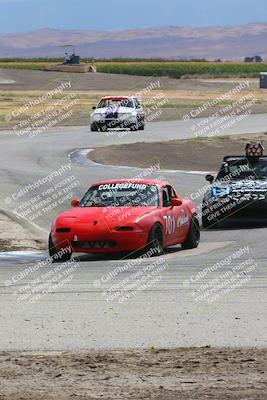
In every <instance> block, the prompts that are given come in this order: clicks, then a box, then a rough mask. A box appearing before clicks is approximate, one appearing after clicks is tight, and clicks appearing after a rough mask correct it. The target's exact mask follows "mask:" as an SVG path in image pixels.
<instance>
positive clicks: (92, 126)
mask: <svg viewBox="0 0 267 400" xmlns="http://www.w3.org/2000/svg"><path fill="white" fill-rule="evenodd" d="M91 132H98V127H97V125H96V124H92V125H91Z"/></svg>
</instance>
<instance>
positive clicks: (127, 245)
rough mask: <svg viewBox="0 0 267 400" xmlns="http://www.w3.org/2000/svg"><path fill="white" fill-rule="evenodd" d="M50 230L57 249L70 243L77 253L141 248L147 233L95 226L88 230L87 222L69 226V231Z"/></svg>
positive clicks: (112, 251) (145, 241)
mask: <svg viewBox="0 0 267 400" xmlns="http://www.w3.org/2000/svg"><path fill="white" fill-rule="evenodd" d="M58 229H60V228H58V227H57V229H55V230H53V231H52V232H51V237H52V242H53V245H54V247H55V248H56V249H57V250H61V249H63V248H65V247H67V246H69V245H71V247H72V250H73V252H77V253H115V252H120V251H132V250H137V249H141V248H143V247H145V246H146V244H147V243H148V233H145V232H143V231H142V230H141V229H138V228H136V229H134V230H129V231H115V230H111V231H109V230H108V229H106V228H104V227H101V226H96V227H94V229H93V230H92V231H88V225H87V224H79V227H72V228H70V231H69V232H58V231H57V230H58Z"/></svg>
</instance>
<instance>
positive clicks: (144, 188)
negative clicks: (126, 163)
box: [80, 182, 160, 207]
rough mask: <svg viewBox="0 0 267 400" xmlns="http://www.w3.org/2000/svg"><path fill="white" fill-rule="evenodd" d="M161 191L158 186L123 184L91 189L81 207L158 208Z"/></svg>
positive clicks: (108, 184) (103, 185)
mask: <svg viewBox="0 0 267 400" xmlns="http://www.w3.org/2000/svg"><path fill="white" fill-rule="evenodd" d="M159 204H160V202H159V191H158V187H157V186H156V185H147V184H143V183H134V182H123V183H120V182H118V183H112V184H110V183H107V184H102V185H98V186H93V187H91V188H90V189H89V190H88V192H87V193H86V194H85V196H84V197H83V199H82V200H81V202H80V207H133V206H134V207H151V206H154V207H157V206H159Z"/></svg>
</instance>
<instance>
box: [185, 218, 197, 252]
mask: <svg viewBox="0 0 267 400" xmlns="http://www.w3.org/2000/svg"><path fill="white" fill-rule="evenodd" d="M199 242H200V229H199V222H198V219H197V217H196V216H193V218H192V220H191V224H190V228H189V231H188V235H187V238H186V240H185V241H184V242H183V243H181V246H182V249H195V248H196V247H197V246H198V245H199Z"/></svg>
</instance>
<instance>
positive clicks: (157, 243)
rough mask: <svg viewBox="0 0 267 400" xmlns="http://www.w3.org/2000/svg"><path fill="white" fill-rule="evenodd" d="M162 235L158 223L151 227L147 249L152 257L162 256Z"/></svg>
mask: <svg viewBox="0 0 267 400" xmlns="http://www.w3.org/2000/svg"><path fill="white" fill-rule="evenodd" d="M163 246H164V234H163V230H162V226H161V225H160V224H159V223H156V224H155V225H153V227H152V229H151V231H150V234H149V237H148V244H147V249H148V250H153V255H155V256H160V255H161V254H163Z"/></svg>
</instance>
